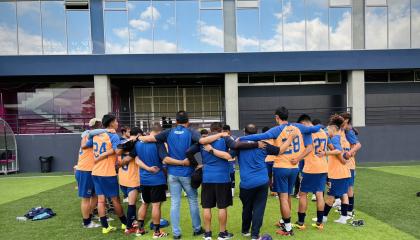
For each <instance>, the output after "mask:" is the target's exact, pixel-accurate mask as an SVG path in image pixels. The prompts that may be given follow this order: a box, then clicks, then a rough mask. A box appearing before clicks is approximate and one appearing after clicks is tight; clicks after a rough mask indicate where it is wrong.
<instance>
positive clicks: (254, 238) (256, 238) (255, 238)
mask: <svg viewBox="0 0 420 240" xmlns="http://www.w3.org/2000/svg"><path fill="white" fill-rule="evenodd" d="M260 239H261V238H260V237H258V236H254V237H251V240H260Z"/></svg>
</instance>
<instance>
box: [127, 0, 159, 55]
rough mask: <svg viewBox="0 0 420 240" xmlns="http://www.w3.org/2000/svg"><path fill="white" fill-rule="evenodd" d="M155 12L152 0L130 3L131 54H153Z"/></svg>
mask: <svg viewBox="0 0 420 240" xmlns="http://www.w3.org/2000/svg"><path fill="white" fill-rule="evenodd" d="M154 11H155V10H154V8H153V7H152V5H151V1H150V0H146V1H130V2H129V3H128V19H129V20H128V23H129V31H130V52H131V53H152V52H153V18H154V17H155V16H154V15H153V13H154Z"/></svg>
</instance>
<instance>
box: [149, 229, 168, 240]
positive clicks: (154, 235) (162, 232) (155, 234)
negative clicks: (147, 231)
mask: <svg viewBox="0 0 420 240" xmlns="http://www.w3.org/2000/svg"><path fill="white" fill-rule="evenodd" d="M166 236H168V234H167V233H166V232H164V231H160V232H155V233H153V239H156V238H163V237H166Z"/></svg>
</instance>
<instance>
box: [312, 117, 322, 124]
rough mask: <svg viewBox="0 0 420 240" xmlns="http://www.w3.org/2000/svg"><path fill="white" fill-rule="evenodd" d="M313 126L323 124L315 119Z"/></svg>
mask: <svg viewBox="0 0 420 240" xmlns="http://www.w3.org/2000/svg"><path fill="white" fill-rule="evenodd" d="M312 124H313V125H318V124H321V120H319V119H318V118H315V119H314V120H312Z"/></svg>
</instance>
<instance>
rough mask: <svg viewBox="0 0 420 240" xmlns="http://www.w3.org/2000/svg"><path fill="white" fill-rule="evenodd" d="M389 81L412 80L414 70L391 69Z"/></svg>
mask: <svg viewBox="0 0 420 240" xmlns="http://www.w3.org/2000/svg"><path fill="white" fill-rule="evenodd" d="M389 81H391V82H413V81H414V71H411V70H393V71H390V72H389Z"/></svg>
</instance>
